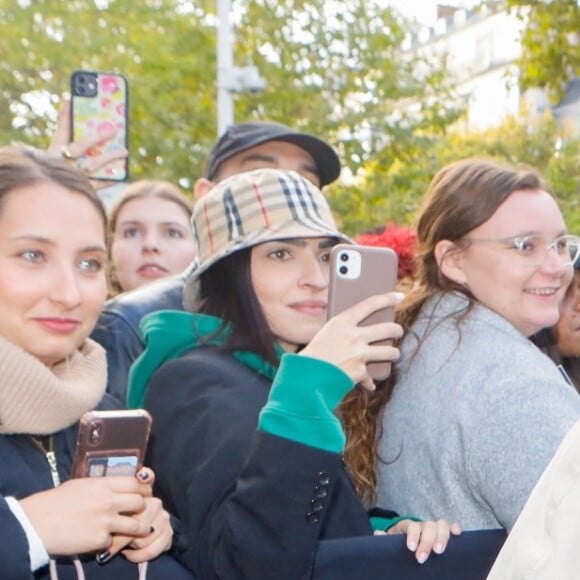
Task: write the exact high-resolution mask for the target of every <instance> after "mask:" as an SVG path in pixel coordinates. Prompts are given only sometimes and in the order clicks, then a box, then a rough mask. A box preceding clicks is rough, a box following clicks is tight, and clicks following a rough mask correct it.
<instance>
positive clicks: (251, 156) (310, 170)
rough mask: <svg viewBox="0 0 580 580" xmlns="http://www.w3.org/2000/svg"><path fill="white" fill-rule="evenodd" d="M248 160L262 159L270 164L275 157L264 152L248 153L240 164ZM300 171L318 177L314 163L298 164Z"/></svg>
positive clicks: (273, 162)
mask: <svg viewBox="0 0 580 580" xmlns="http://www.w3.org/2000/svg"><path fill="white" fill-rule="evenodd" d="M250 161H263V162H265V163H272V165H275V164H276V158H275V157H272V155H266V154H265V153H249V154H248V155H247V156H246V157H244V158H243V159H242V165H244V163H248V162H250ZM300 168H301V169H302V171H305V172H307V173H313V174H314V175H316V177H318V178H319V179H320V175H318V167H317V166H316V165H310V163H302V164H301V165H300Z"/></svg>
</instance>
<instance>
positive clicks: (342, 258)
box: [340, 252, 348, 262]
mask: <svg viewBox="0 0 580 580" xmlns="http://www.w3.org/2000/svg"><path fill="white" fill-rule="evenodd" d="M340 261H341V262H348V254H347V253H346V252H343V253H342V254H340Z"/></svg>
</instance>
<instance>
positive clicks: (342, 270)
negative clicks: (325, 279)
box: [338, 266, 348, 274]
mask: <svg viewBox="0 0 580 580" xmlns="http://www.w3.org/2000/svg"><path fill="white" fill-rule="evenodd" d="M338 271H339V272H340V273H341V274H346V273H347V272H348V268H347V267H346V266H341V267H340V268H339V269H338Z"/></svg>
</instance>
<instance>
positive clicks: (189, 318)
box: [127, 310, 284, 409]
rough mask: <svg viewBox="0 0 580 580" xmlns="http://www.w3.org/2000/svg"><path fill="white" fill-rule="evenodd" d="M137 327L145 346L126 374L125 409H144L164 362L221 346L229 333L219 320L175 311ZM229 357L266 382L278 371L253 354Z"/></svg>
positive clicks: (236, 353) (146, 319)
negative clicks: (150, 386) (154, 377)
mask: <svg viewBox="0 0 580 580" xmlns="http://www.w3.org/2000/svg"><path fill="white" fill-rule="evenodd" d="M139 326H140V329H141V334H142V335H143V338H144V340H145V343H146V345H147V346H146V348H145V351H144V352H143V353H142V354H141V356H139V358H138V359H137V360H136V361H135V363H134V364H133V366H132V367H131V371H130V373H129V385H128V388H127V407H129V408H130V409H135V408H139V407H142V406H143V404H144V403H145V395H146V393H147V385H148V383H149V379H150V378H151V376H152V375H153V373H154V372H155V371H156V370H157V369H158V368H159V367H160V366H161V365H162V364H163V363H165V362H167V361H169V360H172V359H175V358H178V357H179V356H180V355H181V354H183V353H184V352H185V351H187V350H190V349H192V348H195V347H197V346H202V345H203V346H221V345H222V344H224V342H225V340H226V338H227V337H228V336H229V334H230V332H231V327H230V325H229V324H224V322H223V321H222V320H221V319H220V318H216V317H215V316H208V315H206V314H195V313H193V314H192V313H191V312H182V311H177V310H161V311H159V312H154V313H152V314H149V315H147V316H145V317H144V318H143V320H142V321H141V324H140V325H139ZM276 351H277V352H278V355H279V356H280V357H281V356H282V354H283V353H284V350H283V349H282V348H281V347H280V346H278V345H276ZM232 356H234V357H235V358H236V359H238V360H239V361H240V362H241V363H243V364H245V365H246V366H247V367H249V368H251V369H253V370H255V371H256V372H258V373H260V374H262V375H264V376H266V377H267V378H269V379H273V378H274V375H275V374H276V371H277V370H278V367H277V366H273V365H271V364H270V363H268V362H266V361H265V360H263V359H262V358H261V357H260V356H259V355H257V354H256V353H255V352H250V351H234V352H232Z"/></svg>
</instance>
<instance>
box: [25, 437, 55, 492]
mask: <svg viewBox="0 0 580 580" xmlns="http://www.w3.org/2000/svg"><path fill="white" fill-rule="evenodd" d="M30 438H31V439H32V441H33V442H34V444H35V445H36V446H37V447H38V448H39V449H40V450H41V451H42V452H43V453H44V456H45V457H46V460H47V461H48V466H49V467H50V477H51V478H52V483H53V485H54V487H58V486H59V485H60V477H59V475H58V465H57V463H56V453H55V452H54V437H53V436H52V435H49V436H48V437H34V436H32V435H31V436H30Z"/></svg>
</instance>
